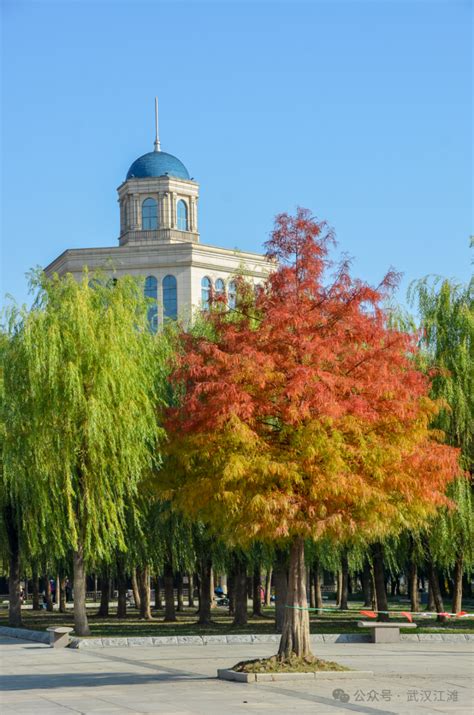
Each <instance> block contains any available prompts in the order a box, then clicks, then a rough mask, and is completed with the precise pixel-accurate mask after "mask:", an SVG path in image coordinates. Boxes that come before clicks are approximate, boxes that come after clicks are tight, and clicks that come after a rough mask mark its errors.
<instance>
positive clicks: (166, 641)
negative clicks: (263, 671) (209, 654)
mask: <svg viewBox="0 0 474 715" xmlns="http://www.w3.org/2000/svg"><path fill="white" fill-rule="evenodd" d="M0 635H3V636H8V637H9V638H21V639H23V640H29V641H36V642H37V643H45V644H46V645H49V633H42V632H41V631H32V630H28V629H27V628H10V627H8V626H0ZM400 641H415V642H420V643H423V642H430V641H431V642H440V641H444V642H447V643H465V642H466V641H474V633H407V634H404V633H402V634H401V635H400ZM279 642H280V635H279V634H277V633H275V634H271V633H268V634H266V635H263V634H262V635H260V634H242V635H238V634H236V635H228V636H226V635H221V636H219V635H215V636H143V637H138V636H137V637H130V638H125V637H122V638H77V637H72V638H71V642H70V644H69V648H81V649H82V648H91V649H92V648H149V647H164V646H186V645H199V646H206V645H243V644H248V645H258V644H260V643H279ZM311 642H312V643H314V644H316V643H370V642H371V638H370V635H365V634H359V633H326V634H324V633H322V634H313V635H311ZM341 672H344V671H341ZM310 675H311V674H310Z"/></svg>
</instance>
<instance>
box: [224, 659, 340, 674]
mask: <svg viewBox="0 0 474 715" xmlns="http://www.w3.org/2000/svg"><path fill="white" fill-rule="evenodd" d="M232 670H234V671H235V672H237V673H321V672H324V671H329V670H330V671H333V672H334V671H338V672H342V671H348V670H350V668H346V667H345V666H343V665H339V663H334V662H332V661H330V660H321V659H320V658H316V657H315V656H305V657H304V658H297V657H296V656H295V657H293V658H288V659H285V660H280V659H279V658H278V656H276V655H273V656H271V658H255V659H254V660H242V661H240V663H237V664H236V665H234V666H233V668H232Z"/></svg>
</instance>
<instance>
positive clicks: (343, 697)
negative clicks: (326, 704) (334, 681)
mask: <svg viewBox="0 0 474 715" xmlns="http://www.w3.org/2000/svg"><path fill="white" fill-rule="evenodd" d="M332 696H333V698H334V700H339V701H340V702H341V703H348V702H349V700H350V699H351V696H350V695H349V693H346V692H344V690H343V689H342V688H336V689H335V690H333V691H332Z"/></svg>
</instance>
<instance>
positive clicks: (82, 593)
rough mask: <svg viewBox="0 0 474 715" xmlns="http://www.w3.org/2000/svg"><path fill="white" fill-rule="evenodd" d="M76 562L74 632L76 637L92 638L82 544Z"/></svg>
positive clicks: (75, 558) (76, 552)
mask: <svg viewBox="0 0 474 715" xmlns="http://www.w3.org/2000/svg"><path fill="white" fill-rule="evenodd" d="M73 562H74V631H75V634H76V636H90V634H91V632H90V628H89V623H88V621H87V611H86V572H85V569H84V553H83V547H82V544H79V545H78V549H77V551H74V553H73Z"/></svg>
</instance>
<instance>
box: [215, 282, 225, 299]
mask: <svg viewBox="0 0 474 715" xmlns="http://www.w3.org/2000/svg"><path fill="white" fill-rule="evenodd" d="M216 296H217V297H218V298H224V297H225V285H224V281H223V280H222V278H218V279H217V280H216Z"/></svg>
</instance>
